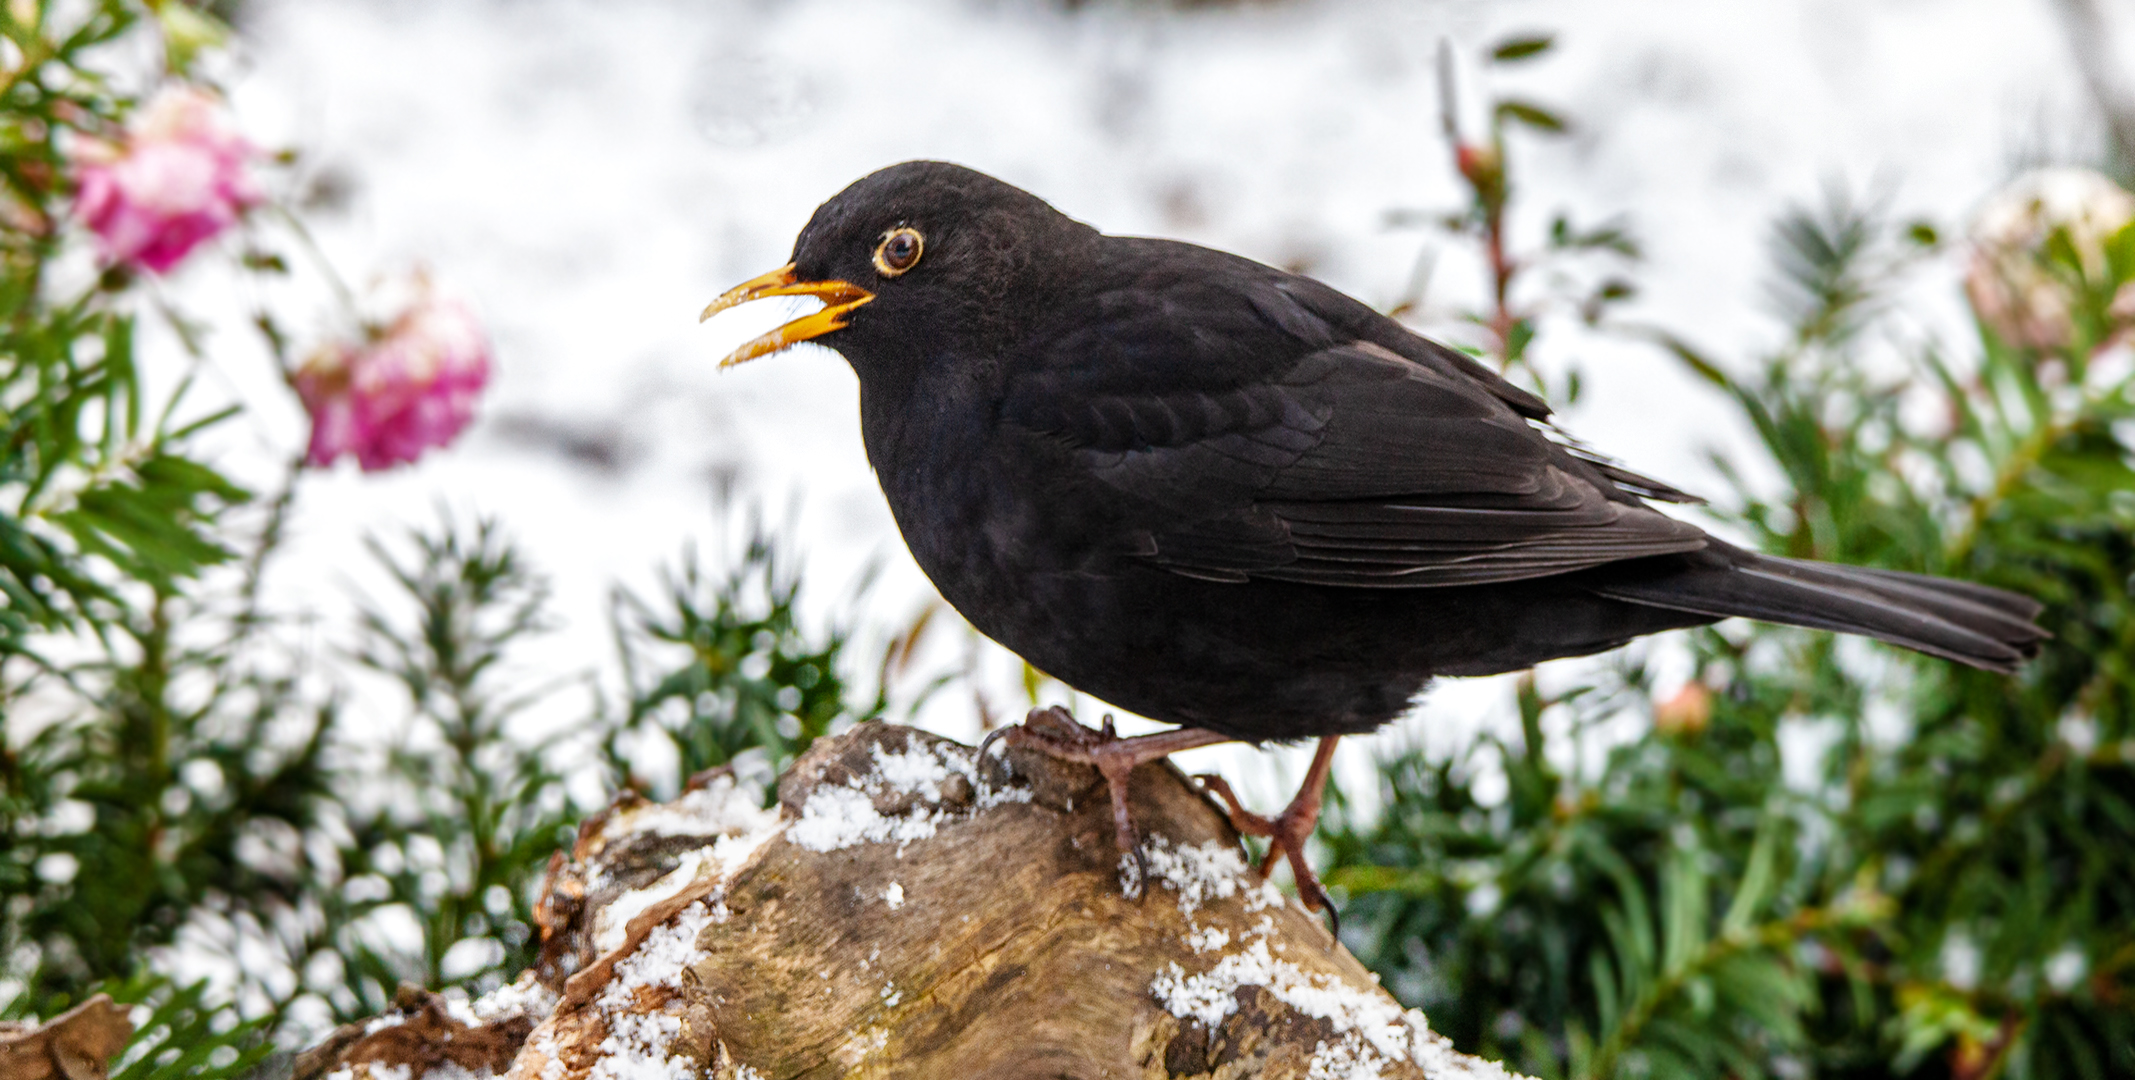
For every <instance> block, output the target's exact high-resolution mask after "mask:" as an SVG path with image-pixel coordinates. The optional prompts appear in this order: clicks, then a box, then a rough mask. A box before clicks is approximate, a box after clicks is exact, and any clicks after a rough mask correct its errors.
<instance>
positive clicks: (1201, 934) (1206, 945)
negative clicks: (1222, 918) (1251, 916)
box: [1186, 926, 1231, 953]
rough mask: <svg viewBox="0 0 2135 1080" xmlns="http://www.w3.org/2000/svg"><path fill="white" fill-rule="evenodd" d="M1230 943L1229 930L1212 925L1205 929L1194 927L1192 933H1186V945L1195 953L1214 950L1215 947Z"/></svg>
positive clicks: (1218, 947) (1222, 946)
mask: <svg viewBox="0 0 2135 1080" xmlns="http://www.w3.org/2000/svg"><path fill="white" fill-rule="evenodd" d="M1230 943H1231V934H1230V931H1228V930H1223V929H1220V928H1218V927H1214V926H1211V927H1207V928H1206V929H1196V930H1195V931H1194V932H1193V933H1191V934H1188V935H1186V945H1187V947H1188V948H1191V949H1192V950H1193V951H1195V952H1197V953H1204V952H1214V951H1216V950H1217V949H1221V948H1224V947H1225V946H1228V945H1229V944H1230Z"/></svg>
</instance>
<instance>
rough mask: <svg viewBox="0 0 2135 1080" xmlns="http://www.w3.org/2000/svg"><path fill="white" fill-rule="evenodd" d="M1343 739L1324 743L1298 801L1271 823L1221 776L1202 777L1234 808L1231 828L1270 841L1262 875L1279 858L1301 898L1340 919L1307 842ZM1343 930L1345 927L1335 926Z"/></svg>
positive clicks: (1332, 737)
mask: <svg viewBox="0 0 2135 1080" xmlns="http://www.w3.org/2000/svg"><path fill="white" fill-rule="evenodd" d="M1341 738H1342V737H1341V736H1340V735H1329V736H1327V737H1326V738H1323V739H1321V740H1320V745H1319V749H1318V751H1316V752H1315V753H1314V754H1313V755H1312V768H1310V769H1308V770H1306V772H1305V783H1304V786H1302V787H1300V788H1298V789H1297V797H1296V798H1294V799H1291V800H1290V805H1288V806H1286V807H1284V808H1283V811H1282V813H1280V814H1277V815H1275V817H1274V818H1273V819H1272V820H1270V819H1268V818H1264V817H1261V816H1260V815H1259V814H1256V813H1254V812H1252V811H1251V810H1248V809H1246V808H1245V807H1244V806H1241V805H1239V802H1238V796H1237V795H1236V794H1235V793H1233V792H1232V791H1231V786H1230V785H1229V784H1226V783H1224V782H1223V778H1222V777H1220V776H1200V777H1197V778H1196V779H1198V780H1200V781H1201V784H1202V786H1203V787H1205V788H1207V789H1208V791H1209V792H1210V793H1212V794H1214V795H1215V796H1216V797H1217V798H1220V799H1222V800H1223V804H1224V805H1225V806H1227V807H1229V808H1230V817H1231V828H1234V829H1236V830H1238V831H1239V832H1241V833H1244V834H1246V835H1247V836H1265V837H1267V838H1268V855H1267V858H1265V859H1263V860H1261V863H1260V875H1261V876H1262V877H1266V876H1267V874H1268V871H1269V870H1271V869H1273V868H1274V866H1275V859H1276V857H1277V856H1282V857H1285V858H1287V859H1288V860H1289V862H1290V873H1291V875H1292V876H1294V877H1296V878H1297V898H1298V899H1300V900H1303V901H1304V902H1305V906H1306V907H1308V908H1310V909H1312V910H1313V911H1323V910H1324V911H1326V912H1327V913H1328V915H1329V917H1331V918H1332V917H1336V916H1335V914H1334V905H1333V904H1332V903H1330V902H1329V901H1328V899H1327V891H1326V890H1325V889H1322V888H1320V879H1319V876H1318V875H1316V874H1314V873H1313V872H1312V867H1311V866H1310V865H1308V864H1307V863H1306V862H1305V841H1306V840H1307V839H1309V838H1310V837H1311V836H1312V829H1313V827H1314V826H1316V825H1318V824H1319V820H1320V800H1321V798H1322V796H1324V795H1325V794H1326V791H1327V774H1328V773H1329V772H1330V771H1332V769H1333V767H1334V744H1335V743H1337V742H1340V741H1341ZM1335 925H1336V926H1337V927H1339V926H1340V925H1341V924H1340V923H1339V922H1337V923H1336V924H1335Z"/></svg>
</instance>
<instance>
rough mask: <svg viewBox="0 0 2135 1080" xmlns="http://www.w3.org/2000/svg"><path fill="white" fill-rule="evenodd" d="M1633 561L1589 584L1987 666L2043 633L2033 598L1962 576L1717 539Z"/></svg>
mask: <svg viewBox="0 0 2135 1080" xmlns="http://www.w3.org/2000/svg"><path fill="white" fill-rule="evenodd" d="M1641 561H1642V562H1646V563H1647V564H1648V565H1649V566H1650V567H1651V572H1648V573H1640V574H1626V575H1623V576H1614V575H1612V576H1611V577H1610V578H1608V579H1606V580H1603V581H1600V582H1597V583H1596V584H1595V585H1594V586H1592V588H1593V591H1594V592H1597V593H1600V594H1601V595H1603V596H1607V597H1610V598H1612V599H1616V600H1627V601H1630V602H1632V603H1637V604H1648V605H1652V606H1654V607H1661V608H1669V609H1672V610H1675V611H1688V612H1695V613H1697V614H1701V615H1712V616H1716V617H1720V618H1726V617H1728V616H1732V615H1740V616H1744V617H1746V618H1751V619H1762V620H1764V621H1766V622H1775V623H1785V624H1787V625H1789V626H1806V627H1809V628H1812V629H1816V630H1835V631H1838V632H1839V633H1842V634H1862V635H1865V636H1867V637H1872V638H1875V639H1877V640H1879V641H1887V642H1890V643H1891V644H1893V645H1902V646H1904V647H1906V648H1908V649H1913V650H1915V651H1918V652H1923V653H1926V654H1928V655H1929V656H1939V657H1943V658H1944V659H1948V660H1955V661H1957V662H1958V663H1961V664H1970V665H1972V666H1973V667H1976V668H1985V669H1987V670H1989V671H2001V672H2010V671H2015V670H2016V668H2017V665H2019V664H2021V663H2023V662H2024V661H2025V660H2026V659H2029V658H2030V657H2032V656H2034V655H2037V653H2038V651H2039V643H2040V642H2041V641H2043V640H2045V639H2046V638H2047V637H2048V636H2049V635H2048V634H2047V633H2046V631H2044V630H2042V629H2040V628H2039V627H2038V625H2037V624H2036V623H2034V622H2033V621H2032V620H2034V619H2036V618H2037V617H2038V614H2039V611H2040V610H2041V607H2042V605H2041V604H2040V603H2039V602H2038V601H2036V600H2033V599H2031V598H2030V597H2028V596H2020V595H2018V594H2016V593H2012V592H2007V591H2005V590H2002V589H1995V588H1989V587H1987V586H1985V585H1974V584H1972V583H1970V582H1965V581H1951V580H1949V579H1947V578H1937V577H1928V576H1926V575H1924V574H1905V573H1899V572H1897V571H1893V570H1871V569H1867V568H1865V567H1858V566H1838V565H1835V564H1832V563H1819V562H1803V561H1801V560H1799V559H1782V558H1778V557H1776V556H1771V555H1759V554H1757V553H1755V552H1751V551H1744V550H1742V549H1741V548H1737V547H1733V546H1730V545H1725V544H1721V543H1718V542H1715V543H1714V544H1713V545H1712V546H1711V547H1709V548H1707V549H1706V550H1705V551H1702V552H1698V553H1696V554H1694V555H1691V556H1687V557H1683V558H1681V559H1680V560H1675V559H1653V560H1641ZM1671 563H1672V565H1670V564H1671ZM1686 563H1687V564H1688V565H1685V564H1686ZM1620 565H1622V564H1620ZM1626 568H1627V569H1628V566H1627V567H1626Z"/></svg>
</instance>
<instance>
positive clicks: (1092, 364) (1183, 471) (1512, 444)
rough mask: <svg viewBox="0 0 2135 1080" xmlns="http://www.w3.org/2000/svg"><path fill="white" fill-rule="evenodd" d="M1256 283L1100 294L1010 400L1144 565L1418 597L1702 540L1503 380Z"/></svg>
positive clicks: (1254, 279)
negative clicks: (1112, 513)
mask: <svg viewBox="0 0 2135 1080" xmlns="http://www.w3.org/2000/svg"><path fill="white" fill-rule="evenodd" d="M1240 262H1243V261H1242V260H1240ZM1245 265H1246V266H1248V267H1251V268H1252V269H1253V271H1256V272H1257V275H1258V276H1254V275H1253V274H1243V275H1238V276H1237V279H1226V278H1225V277H1224V275H1222V274H1210V273H1206V272H1204V273H1201V274H1198V275H1196V276H1195V277H1192V278H1181V279H1179V280H1176V281H1172V282H1151V281H1149V280H1147V279H1146V278H1142V279H1135V280H1133V281H1132V282H1131V284H1132V286H1133V287H1131V288H1124V289H1120V290H1117V291H1115V292H1112V293H1108V294H1100V296H1099V298H1098V300H1097V302H1096V308H1097V313H1098V317H1095V318H1091V317H1089V313H1088V312H1084V313H1082V317H1081V318H1078V319H1077V321H1076V325H1077V327H1078V329H1077V331H1076V332H1074V333H1071V334H1067V335H1062V336H1058V337H1055V338H1053V339H1051V340H1052V342H1053V344H1052V345H1051V347H1050V348H1049V350H1048V351H1049V352H1050V353H1052V354H1053V355H1052V356H1051V357H1050V358H1048V359H1050V361H1051V362H1045V363H1040V364H1038V365H1034V366H1033V367H1032V368H1030V369H1027V370H1025V371H1024V372H1022V373H1021V374H1020V375H1019V377H1016V378H1014V379H1012V380H1011V382H1010V389H1009V394H1008V396H1007V398H1006V399H1005V401H1004V405H1003V412H1004V418H1005V419H1007V420H1009V421H1010V422H1012V423H1014V424H1017V425H1018V426H1021V427H1023V428H1024V429H1026V430H1029V431H1033V432H1038V433H1042V434H1043V435H1045V436H1048V437H1051V438H1055V439H1058V440H1061V441H1063V442H1064V443H1065V444H1066V446H1067V448H1068V453H1069V456H1070V458H1071V459H1072V460H1073V461H1074V462H1075V463H1076V465H1078V466H1079V467H1080V468H1081V469H1082V470H1083V471H1084V472H1085V473H1086V474H1087V476H1088V477H1089V478H1090V479H1092V480H1094V481H1095V482H1096V483H1097V484H1099V485H1102V486H1103V487H1104V488H1109V489H1111V490H1112V491H1114V492H1115V493H1116V494H1117V495H1118V496H1119V497H1120V507H1121V516H1122V519H1123V520H1125V521H1127V522H1129V523H1131V524H1130V526H1129V527H1130V528H1135V529H1137V530H1138V531H1139V532H1141V533H1142V534H1144V535H1143V536H1141V537H1138V539H1139V540H1142V541H1143V542H1141V543H1139V544H1138V545H1137V547H1138V549H1139V550H1141V551H1144V552H1146V553H1147V555H1146V557H1148V558H1150V559H1152V560H1154V561H1155V562H1157V563H1159V564H1161V565H1164V566H1166V567H1168V568H1170V569H1172V570H1174V571H1177V572H1178V573H1181V574H1186V575H1189V576H1195V577H1204V578H1210V579H1214V580H1224V581H1243V580H1247V579H1249V578H1256V577H1258V578H1268V579H1276V580H1288V581H1300V582H1311V583H1316V584H1327V585H1349V586H1379V587H1424V586H1445V585H1474V584H1484V583H1488V582H1498V581H1512V580H1518V579H1522V578H1532V577H1540V576H1545V575H1550V574H1560V573H1567V572H1570V571H1574V570H1579V569H1584V568H1586V567H1591V566H1596V565H1600V564H1602V563H1607V562H1615V561H1617V560H1621V559H1630V558H1638V557H1641V556H1647V555H1659V554H1667V553H1671V552H1680V551H1691V550H1696V549H1697V548H1699V547H1702V546H1703V545H1704V543H1705V542H1706V538H1705V535H1704V534H1703V533H1702V532H1701V531H1699V530H1698V529H1697V528H1695V527H1694V526H1691V525H1688V524H1685V523H1682V522H1678V521H1675V520H1674V519H1672V518H1668V517H1666V516H1664V515H1662V514H1659V513H1657V512H1655V511H1653V510H1651V509H1650V508H1648V507H1646V506H1645V505H1644V504H1643V503H1641V502H1640V501H1639V500H1638V498H1637V497H1636V494H1643V493H1644V492H1636V493H1634V491H1627V490H1626V489H1625V488H1623V487H1619V486H1618V485H1617V484H1616V483H1615V482H1614V480H1615V477H1614V476H1612V475H1610V474H1609V473H1608V472H1605V471H1603V469H1602V468H1601V467H1599V466H1598V465H1597V463H1596V462H1594V461H1593V460H1591V456H1590V455H1589V456H1581V455H1577V454H1575V453H1573V452H1572V451H1571V450H1570V449H1569V448H1567V447H1566V446H1564V445H1561V444H1559V443H1558V442H1554V441H1552V440H1551V439H1550V438H1549V437H1547V436H1546V435H1545V434H1544V433H1543V432H1542V431H1541V430H1538V428H1537V427H1536V423H1535V421H1536V420H1537V419H1538V416H1537V415H1536V414H1535V410H1534V409H1532V408H1524V407H1522V402H1521V400H1520V398H1521V397H1524V395H1518V394H1517V391H1515V392H1514V394H1510V395H1509V394H1507V393H1506V392H1505V391H1506V390H1510V389H1512V388H1510V387H1509V386H1505V387H1502V388H1501V387H1500V386H1499V385H1497V383H1499V382H1501V380H1495V377H1494V376H1492V377H1491V379H1483V378H1478V377H1476V376H1475V375H1474V374H1473V373H1472V372H1470V371H1467V370H1466V369H1465V368H1464V367H1463V366H1461V365H1459V364H1455V363H1452V362H1448V361H1444V360H1443V358H1442V357H1439V356H1437V355H1436V353H1432V354H1431V355H1430V356H1429V357H1428V358H1427V359H1428V360H1430V361H1436V362H1425V361H1419V360H1416V359H1412V358H1411V357H1410V356H1407V355H1403V352H1397V351H1395V350H1394V349H1391V348H1389V347H1387V346H1385V345H1382V344H1379V343H1377V342H1374V341H1371V340H1364V339H1360V338H1359V337H1358V333H1359V331H1360V330H1361V331H1363V332H1365V333H1374V334H1375V336H1383V328H1382V327H1377V326H1371V325H1363V326H1360V325H1358V323H1359V320H1355V319H1354V318H1353V317H1352V318H1348V319H1345V318H1343V316H1350V315H1352V313H1349V312H1346V311H1339V310H1338V311H1336V312H1334V313H1332V314H1330V313H1328V312H1325V311H1318V310H1314V307H1313V305H1312V303H1310V301H1311V299H1312V297H1311V296H1310V294H1309V293H1306V294H1304V295H1303V297H1302V298H1300V292H1301V290H1296V289H1283V288H1278V287H1277V286H1278V285H1280V284H1283V283H1284V281H1285V280H1286V279H1287V281H1293V282H1294V281H1302V280H1304V279H1298V278H1290V277H1289V276H1288V275H1282V274H1281V272H1280V271H1274V270H1270V269H1268V268H1266V267H1260V266H1258V265H1257V264H1250V263H1247V264H1245ZM1203 269H1204V270H1205V269H1206V268H1203ZM1329 291H1330V292H1331V290H1329ZM1335 295H1337V296H1338V295H1339V294H1335ZM1358 306H1359V307H1361V305H1358ZM1366 310H1367V314H1369V313H1368V309H1366ZM1372 317H1373V318H1377V317H1376V316H1375V315H1374V316H1372ZM1389 325H1391V324H1389ZM1396 329H1398V328H1396ZM1400 333H1402V334H1404V335H1406V334H1407V332H1406V331H1400ZM1407 336H1408V338H1409V339H1410V341H1413V342H1420V343H1422V346H1428V348H1429V349H1430V350H1437V352H1445V351H1446V350H1442V349H1439V347H1437V346H1435V345H1432V344H1431V343H1429V342H1426V341H1424V339H1422V338H1417V337H1414V336H1413V335H1407ZM1395 343H1396V344H1401V345H1408V344H1409V342H1408V341H1401V340H1398V339H1396V341H1395ZM1422 346H1414V347H1412V348H1411V349H1410V350H1404V351H1414V350H1415V349H1420V348H1421V347H1422ZM1528 400H1532V399H1528ZM1544 414H1546V410H1544ZM1619 471H1621V470H1619ZM1623 475H1624V476H1625V477H1627V478H1634V479H1640V480H1642V479H1643V478H1637V477H1636V476H1635V474H1631V473H1628V472H1627V471H1624V472H1623ZM1647 483H1649V484H1650V485H1651V486H1652V488H1654V489H1660V490H1665V491H1667V492H1669V493H1673V489H1671V488H1667V487H1666V485H1661V484H1659V483H1658V482H1657V481H1650V482H1647Z"/></svg>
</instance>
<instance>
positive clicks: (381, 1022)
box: [363, 1009, 408, 1035]
mask: <svg viewBox="0 0 2135 1080" xmlns="http://www.w3.org/2000/svg"><path fill="white" fill-rule="evenodd" d="M407 1022H408V1018H407V1017H405V1016H402V1015H401V1013H400V1010H399V1009H394V1010H393V1011H391V1012H388V1013H382V1014H380V1015H378V1016H375V1017H373V1018H371V1021H370V1022H369V1023H367V1024H365V1025H363V1033H364V1034H365V1035H376V1034H378V1033H379V1032H381V1031H384V1030H385V1029H387V1028H390V1027H399V1026H400V1025H402V1024H405V1023H407Z"/></svg>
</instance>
